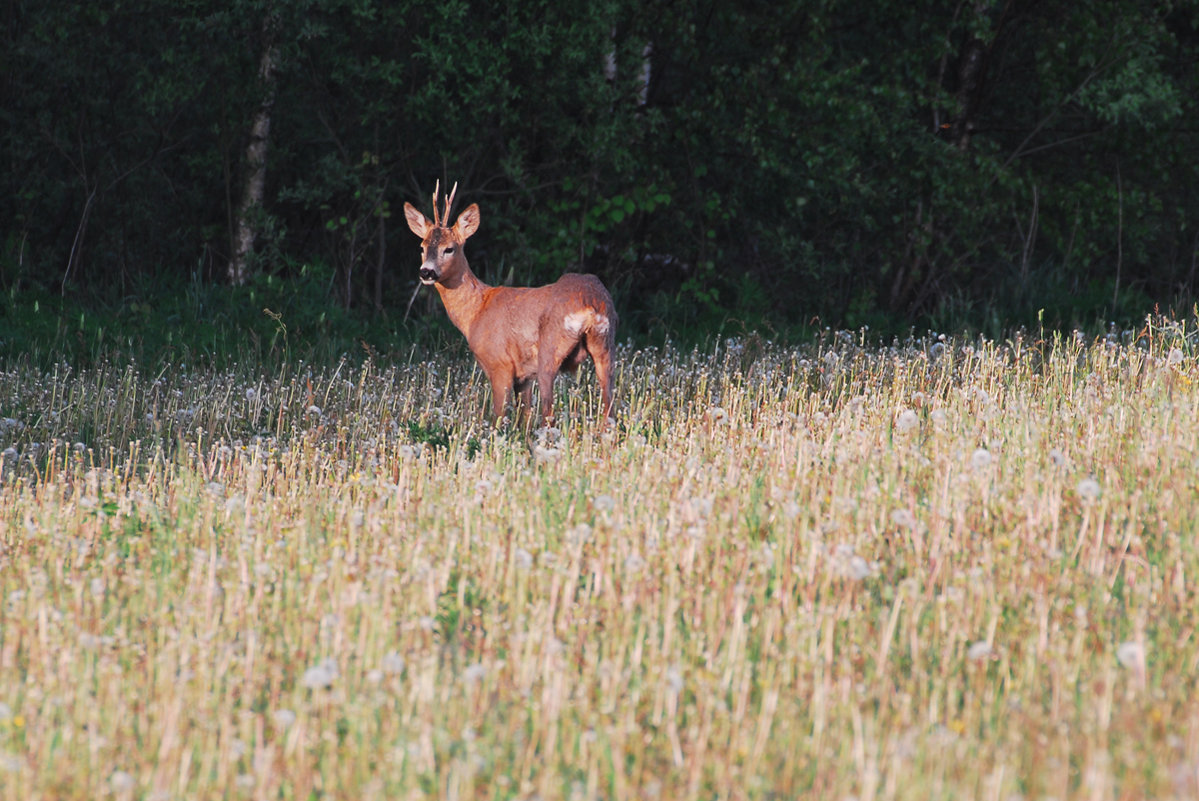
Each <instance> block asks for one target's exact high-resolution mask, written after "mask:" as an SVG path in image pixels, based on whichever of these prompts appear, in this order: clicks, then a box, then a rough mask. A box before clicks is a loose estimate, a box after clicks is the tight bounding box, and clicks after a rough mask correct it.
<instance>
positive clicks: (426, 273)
mask: <svg viewBox="0 0 1199 801" xmlns="http://www.w3.org/2000/svg"><path fill="white" fill-rule="evenodd" d="M420 280H422V281H424V282H425V283H427V284H431V283H433V282H434V281H436V280H437V271H436V270H434V269H433V268H432V267H421V268H420Z"/></svg>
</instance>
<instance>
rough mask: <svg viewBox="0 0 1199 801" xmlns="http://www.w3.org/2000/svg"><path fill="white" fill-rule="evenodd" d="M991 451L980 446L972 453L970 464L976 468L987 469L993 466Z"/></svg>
mask: <svg viewBox="0 0 1199 801" xmlns="http://www.w3.org/2000/svg"><path fill="white" fill-rule="evenodd" d="M991 461H992V458H991V452H990V451H989V450H987V449H986V448H978V449H977V450H975V451H974V453H972V454H971V455H970V466H971V467H973V468H974V469H975V470H985V469H987V468H988V467H990V466H991Z"/></svg>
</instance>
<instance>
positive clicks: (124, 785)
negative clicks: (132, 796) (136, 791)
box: [108, 770, 137, 793]
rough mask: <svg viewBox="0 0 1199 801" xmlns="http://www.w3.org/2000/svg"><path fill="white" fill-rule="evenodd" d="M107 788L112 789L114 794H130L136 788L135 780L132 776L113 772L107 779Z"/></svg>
mask: <svg viewBox="0 0 1199 801" xmlns="http://www.w3.org/2000/svg"><path fill="white" fill-rule="evenodd" d="M108 786H109V787H111V788H112V791H113V792H114V793H128V792H132V791H133V788H134V787H136V786H137V780H136V779H134V778H133V776H132V774H130V773H128V772H126V771H123V770H114V771H113V772H112V775H110V776H109V777H108Z"/></svg>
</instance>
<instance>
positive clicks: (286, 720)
mask: <svg viewBox="0 0 1199 801" xmlns="http://www.w3.org/2000/svg"><path fill="white" fill-rule="evenodd" d="M271 722H272V723H274V724H275V727H276V728H279V729H286V728H288V727H290V726H291V724H293V723H295V722H296V713H295V712H292V711H291V710H290V709H276V710H275V711H274V712H272V713H271Z"/></svg>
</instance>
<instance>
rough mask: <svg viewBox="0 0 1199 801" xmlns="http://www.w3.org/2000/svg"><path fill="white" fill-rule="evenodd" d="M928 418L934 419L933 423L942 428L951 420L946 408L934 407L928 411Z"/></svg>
mask: <svg viewBox="0 0 1199 801" xmlns="http://www.w3.org/2000/svg"><path fill="white" fill-rule="evenodd" d="M928 419H929V420H932V422H933V425H935V426H936V427H937V428H941V427H942V426H944V425H945V424H946V423H947V422H949V415H947V414H946V413H945V410H944V409H933V410H932V411H931V412H929V413H928Z"/></svg>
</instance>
